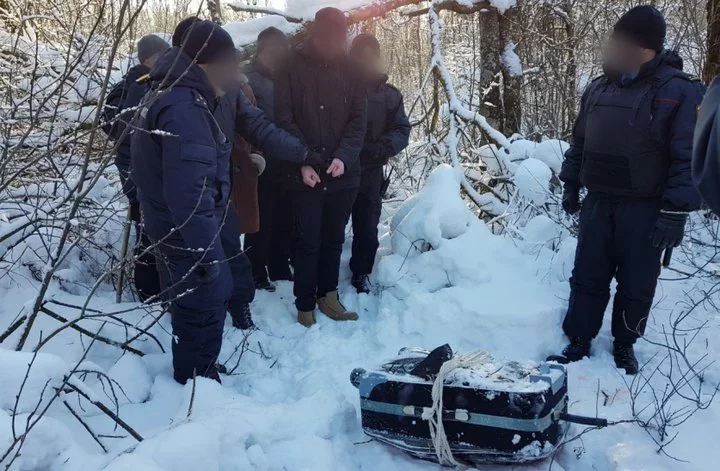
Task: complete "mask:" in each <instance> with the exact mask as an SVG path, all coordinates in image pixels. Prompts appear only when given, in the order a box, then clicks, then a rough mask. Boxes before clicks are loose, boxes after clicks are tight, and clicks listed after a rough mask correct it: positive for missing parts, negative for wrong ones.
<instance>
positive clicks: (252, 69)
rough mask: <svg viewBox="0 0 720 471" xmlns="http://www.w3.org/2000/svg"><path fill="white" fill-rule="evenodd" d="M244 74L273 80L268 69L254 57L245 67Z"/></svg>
mask: <svg viewBox="0 0 720 471" xmlns="http://www.w3.org/2000/svg"><path fill="white" fill-rule="evenodd" d="M245 73H246V74H251V73H257V74H260V75H262V76H263V77H265V78H268V79H272V78H273V74H272V72H271V71H270V69H268V68H267V67H265V66H264V65H263V64H262V62H260V60H259V59H258V58H257V56H255V57H254V58H253V60H252V61H250V63H249V64H248V65H246V66H245Z"/></svg>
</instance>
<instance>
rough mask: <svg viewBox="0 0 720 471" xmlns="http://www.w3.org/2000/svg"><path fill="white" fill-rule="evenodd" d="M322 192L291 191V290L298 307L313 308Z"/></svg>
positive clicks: (320, 234)
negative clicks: (294, 240)
mask: <svg viewBox="0 0 720 471" xmlns="http://www.w3.org/2000/svg"><path fill="white" fill-rule="evenodd" d="M325 196H326V195H325V194H323V193H321V192H319V191H297V192H293V194H292V201H293V215H294V217H295V237H296V242H295V283H294V285H293V293H294V294H295V306H296V307H297V309H298V310H299V311H312V310H313V309H315V302H316V300H317V286H318V265H319V258H320V246H321V244H322V224H323V202H324V200H325Z"/></svg>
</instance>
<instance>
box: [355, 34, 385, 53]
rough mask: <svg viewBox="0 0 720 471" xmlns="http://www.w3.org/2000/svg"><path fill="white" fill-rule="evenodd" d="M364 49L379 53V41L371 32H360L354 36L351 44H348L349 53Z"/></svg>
mask: <svg viewBox="0 0 720 471" xmlns="http://www.w3.org/2000/svg"><path fill="white" fill-rule="evenodd" d="M364 49H371V50H372V51H373V52H375V53H378V54H379V53H380V42H378V40H377V38H376V37H375V36H373V35H372V34H368V33H362V34H358V35H357V36H355V39H353V42H352V46H350V55H353V54H357V53H358V52H361V51H363V50H364Z"/></svg>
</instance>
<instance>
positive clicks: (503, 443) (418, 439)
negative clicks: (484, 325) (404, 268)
mask: <svg viewBox="0 0 720 471" xmlns="http://www.w3.org/2000/svg"><path fill="white" fill-rule="evenodd" d="M350 379H351V382H352V384H353V385H355V386H356V387H357V388H358V390H359V392H360V406H361V411H362V426H363V430H364V431H365V433H366V434H367V435H368V436H370V437H372V438H374V439H376V440H378V441H381V442H383V443H385V444H388V445H390V446H393V447H395V448H399V449H401V450H403V451H405V452H407V453H409V454H411V455H412V456H415V457H418V458H421V459H425V460H432V461H436V462H439V463H440V464H443V465H451V466H457V467H461V468H462V467H465V466H468V465H477V464H486V463H524V462H532V461H538V460H541V459H544V458H546V457H547V456H549V455H551V454H552V453H553V452H554V451H555V450H556V449H557V447H558V446H559V445H560V443H561V440H562V437H563V436H564V434H565V431H566V428H567V425H566V424H567V422H575V423H581V424H585V425H592V426H596V427H604V426H606V425H607V421H606V420H604V419H597V418H590V417H580V416H574V415H571V414H568V412H567V404H568V398H567V374H566V371H565V368H564V367H563V366H562V365H557V364H550V363H539V364H538V363H530V362H528V363H524V364H523V363H519V362H498V361H496V360H495V359H493V358H492V356H491V355H490V354H489V353H487V352H484V351H477V352H470V353H466V354H453V352H452V349H450V347H449V346H448V345H443V346H441V347H438V348H436V349H435V350H433V351H432V352H428V351H426V350H422V349H416V348H405V349H402V350H400V352H399V353H398V357H397V358H395V359H393V360H391V361H389V362H386V363H384V364H383V365H382V366H380V367H379V368H377V369H375V370H372V371H366V370H364V369H362V368H356V369H355V370H353V372H352V374H351V378H350Z"/></svg>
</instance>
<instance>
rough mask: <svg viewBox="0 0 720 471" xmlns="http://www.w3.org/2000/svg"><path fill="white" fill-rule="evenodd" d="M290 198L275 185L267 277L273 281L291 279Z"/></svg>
mask: <svg viewBox="0 0 720 471" xmlns="http://www.w3.org/2000/svg"><path fill="white" fill-rule="evenodd" d="M290 198H291V196H290V193H288V192H287V191H286V190H284V189H283V188H282V185H280V184H276V185H275V187H274V192H273V198H272V199H273V201H272V204H273V208H272V213H273V229H272V234H270V252H269V253H268V261H267V264H268V275H269V276H270V279H271V280H273V281H276V280H289V279H291V278H292V271H290V259H291V258H292V245H293V227H294V224H293V212H292V204H291V200H290Z"/></svg>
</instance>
